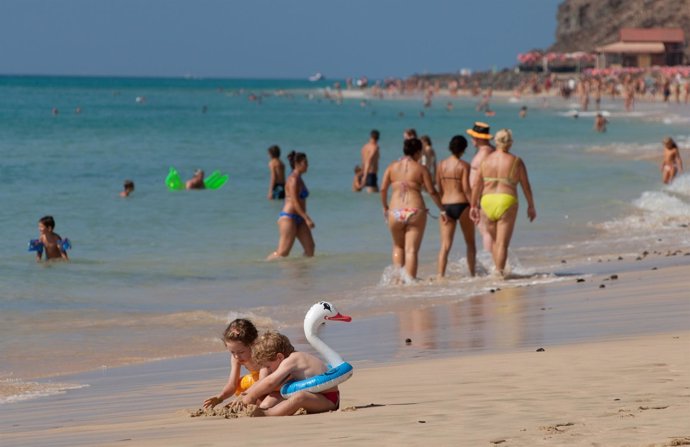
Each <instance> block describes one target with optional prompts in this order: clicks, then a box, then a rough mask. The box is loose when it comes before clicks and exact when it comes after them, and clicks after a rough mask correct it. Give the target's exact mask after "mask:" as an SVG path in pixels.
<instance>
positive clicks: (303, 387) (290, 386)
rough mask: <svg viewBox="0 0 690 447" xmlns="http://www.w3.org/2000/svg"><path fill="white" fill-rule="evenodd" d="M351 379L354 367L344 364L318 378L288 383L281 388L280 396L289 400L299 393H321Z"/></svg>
mask: <svg viewBox="0 0 690 447" xmlns="http://www.w3.org/2000/svg"><path fill="white" fill-rule="evenodd" d="M350 377H352V365H350V364H349V363H347V362H344V363H341V364H340V365H338V366H336V367H335V368H331V369H329V370H328V371H326V372H325V373H323V374H319V375H318V376H314V377H309V378H308V379H304V380H295V381H293V382H288V383H286V384H285V385H283V386H282V387H280V394H282V396H283V397H284V398H286V399H287V398H288V397H290V396H291V395H293V394H295V393H296V392H298V391H309V392H311V393H320V392H321V391H325V390H327V389H330V388H333V387H335V386H337V385H339V384H341V383H343V382H344V381H346V380H347V379H349V378H350Z"/></svg>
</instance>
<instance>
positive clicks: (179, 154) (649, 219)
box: [0, 77, 690, 379]
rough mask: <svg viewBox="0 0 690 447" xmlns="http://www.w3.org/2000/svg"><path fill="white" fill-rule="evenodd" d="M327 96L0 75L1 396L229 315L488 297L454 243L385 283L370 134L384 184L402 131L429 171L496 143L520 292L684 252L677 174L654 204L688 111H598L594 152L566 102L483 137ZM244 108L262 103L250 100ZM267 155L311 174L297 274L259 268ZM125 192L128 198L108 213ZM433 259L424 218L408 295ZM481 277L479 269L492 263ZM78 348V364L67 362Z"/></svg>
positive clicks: (271, 319) (205, 344)
mask: <svg viewBox="0 0 690 447" xmlns="http://www.w3.org/2000/svg"><path fill="white" fill-rule="evenodd" d="M327 85H328V84H327V83H326V82H323V83H319V84H312V83H309V82H306V81H304V82H303V81H294V80H227V79H219V80H200V79H125V78H50V77H0V97H2V98H3V101H2V102H0V157H2V174H3V175H2V178H3V181H4V188H3V189H2V190H0V203H2V204H3V211H2V213H0V227H1V228H2V234H3V237H2V238H0V249H1V250H2V253H3V257H2V258H0V283H1V284H2V294H1V296H0V306H1V308H2V314H1V315H0V354H2V355H0V356H1V357H2V358H4V359H5V360H4V361H3V362H2V364H1V365H0V379H2V378H3V377H12V378H18V379H23V378H31V377H37V376H45V375H53V374H57V373H59V372H71V371H73V370H80V369H92V368H94V367H97V366H99V365H101V364H108V365H116V364H121V363H127V362H130V361H144V360H147V359H152V358H159V357H170V356H174V355H186V354H196V353H199V352H206V351H208V350H214V349H217V346H216V345H214V344H213V343H215V341H214V339H215V336H216V335H217V333H218V332H219V328H220V329H222V326H223V324H224V323H225V321H226V319H227V318H229V317H232V316H233V315H235V314H248V315H252V316H254V317H255V318H257V319H265V321H266V324H270V325H273V326H277V327H281V326H285V325H295V324H297V323H299V321H300V319H301V317H302V315H303V310H304V309H305V308H308V306H309V304H310V303H312V302H313V301H316V300H318V299H321V298H328V299H329V300H331V301H334V302H338V303H345V304H346V305H347V306H348V307H349V308H350V310H351V312H355V313H357V312H360V313H376V312H386V311H389V310H390V309H388V307H389V306H392V307H394V306H396V305H398V304H399V303H401V302H405V303H406V305H407V304H409V303H425V302H430V301H433V300H434V299H456V300H460V299H463V297H465V296H469V295H471V294H476V293H478V292H479V291H481V290H485V289H486V287H488V286H490V282H489V280H488V279H486V278H479V279H477V280H469V279H467V278H466V277H465V276H466V275H463V272H464V270H463V268H464V267H463V266H464V261H462V257H463V252H464V247H463V246H462V244H461V243H460V241H459V240H456V246H455V247H454V249H453V252H452V253H451V260H452V263H451V266H450V271H451V278H450V279H451V280H450V282H449V283H448V284H445V285H437V284H427V285H421V286H412V287H407V288H406V287H397V286H396V287H394V286H387V285H386V284H387V278H388V276H389V273H390V272H389V270H387V267H389V264H390V236H389V233H388V231H387V228H386V226H385V225H384V221H383V218H382V215H381V210H380V199H379V197H378V195H367V194H365V193H360V194H355V193H353V192H351V191H350V184H351V180H352V168H353V166H354V165H355V164H356V163H358V162H359V150H360V148H361V146H362V144H363V143H365V141H366V139H367V136H368V133H369V131H370V130H371V129H372V128H376V129H378V130H379V131H380V132H381V141H380V144H381V151H382V167H384V168H385V166H386V165H387V164H388V163H389V162H391V161H392V160H394V159H396V158H398V157H399V156H400V155H401V141H402V131H403V130H404V129H405V128H408V127H414V128H416V129H417V131H418V132H419V133H420V134H429V135H430V136H431V138H432V140H433V142H434V147H435V149H436V151H437V153H438V155H439V158H445V157H446V155H447V151H446V147H447V146H446V145H447V142H448V141H449V140H450V138H451V137H452V136H453V135H455V134H464V133H465V130H466V129H467V128H468V127H471V124H472V122H473V121H475V120H480V119H481V120H487V119H488V120H489V122H490V124H491V126H492V129H494V130H497V129H499V128H502V127H508V128H511V129H512V130H513V132H514V137H515V141H516V142H515V145H514V147H513V151H514V152H515V153H517V154H518V155H520V156H521V157H522V158H523V159H524V160H525V162H526V164H527V167H528V170H529V175H530V178H531V182H532V187H533V189H534V191H535V199H536V204H537V213H538V218H537V220H536V221H535V222H534V223H531V224H530V223H528V221H527V220H526V218H525V216H524V214H525V209H524V207H523V209H522V210H521V211H520V218H519V219H520V220H519V221H518V224H517V228H516V232H515V235H514V238H513V243H512V246H511V249H512V251H511V259H510V262H511V265H512V266H513V268H514V270H515V271H518V272H523V273H527V274H528V275H534V277H533V278H532V279H531V280H533V281H539V280H545V281H550V280H554V277H553V273H554V272H556V271H557V270H558V269H561V266H560V264H561V259H564V258H567V259H569V260H580V261H583V262H585V261H587V260H590V261H591V260H592V259H596V257H599V256H605V255H607V254H609V253H620V252H634V251H635V250H638V248H639V247H640V246H645V247H646V245H644V244H647V243H648V242H649V241H652V240H656V239H657V236H658V235H663V238H664V242H665V243H666V244H667V245H668V246H671V247H672V246H675V245H678V244H683V243H687V234H686V233H687V231H684V230H680V231H679V230H678V228H679V225H682V224H683V223H687V221H688V220H690V217H688V216H690V205H688V204H689V203H690V198H689V196H690V181H689V180H688V178H687V177H684V176H681V177H680V178H679V179H678V180H677V181H676V183H675V184H674V185H673V186H672V187H671V188H668V187H663V186H662V184H661V182H660V178H659V177H660V176H659V172H658V167H657V162H658V160H659V159H658V156H659V155H660V152H661V149H660V147H661V146H660V141H661V138H662V137H663V136H665V135H671V136H674V137H675V138H676V139H677V140H678V141H679V142H680V143H681V145H682V144H687V143H688V141H689V140H690V132H688V130H687V129H688V127H687V123H688V120H687V116H688V115H690V113H688V109H687V108H686V107H683V106H675V105H671V106H667V105H662V104H657V103H654V104H642V105H640V106H639V108H638V111H637V112H636V113H634V114H625V113H624V112H622V107H621V104H620V103H605V104H604V106H605V108H606V109H607V110H610V111H611V116H610V117H609V120H610V121H611V123H610V125H609V130H608V132H607V133H605V134H597V133H595V132H593V131H592V118H591V117H585V116H582V117H580V118H579V119H573V118H572V117H569V116H567V113H566V112H567V111H568V110H570V109H572V108H573V107H574V106H573V104H571V103H569V102H564V101H562V100H560V99H557V98H550V99H549V101H548V104H547V105H546V106H545V105H544V104H543V103H542V101H541V100H538V99H527V100H524V101H519V102H518V101H513V102H511V101H507V100H500V99H496V100H495V102H494V104H493V105H492V108H493V109H494V110H495V111H496V112H497V114H496V116H495V117H492V118H490V119H489V118H485V117H484V116H483V115H481V114H480V113H478V112H476V111H475V103H476V100H475V99H472V98H467V97H459V98H453V99H443V98H438V99H436V100H435V102H434V104H433V106H432V108H430V109H427V110H424V116H421V115H420V111H422V110H423V109H422V105H421V104H422V102H421V99H420V98H406V99H399V98H396V99H387V100H374V99H369V100H368V103H367V104H366V105H365V106H363V105H362V104H361V103H360V101H361V98H360V93H359V92H346V97H345V99H344V101H343V102H342V104H337V103H335V102H333V101H330V100H328V99H327V98H324V96H323V88H325V87H326V86H327ZM252 93H253V94H256V95H258V96H259V97H261V99H262V100H261V102H260V103H259V102H257V101H250V100H249V99H248V97H249V95H250V94H252ZM137 98H140V100H139V101H137ZM142 98H143V100H142ZM449 100H450V101H452V102H454V105H455V107H454V110H453V111H452V112H448V111H447V110H446V109H445V103H446V102H447V101H449ZM523 104H528V105H529V107H530V110H529V115H528V117H527V118H526V119H520V118H519V117H518V114H517V111H518V109H519V107H520V106H521V105H523ZM77 107H79V108H80V109H81V113H75V109H76V108H77ZM52 108H57V109H58V110H59V114H58V115H57V116H53V114H51V109H52ZM204 108H205V112H204ZM273 144H278V145H279V146H280V147H281V148H282V151H283V159H284V160H285V155H286V154H287V152H289V151H290V150H298V151H303V152H306V153H307V155H308V157H309V162H310V168H309V172H308V173H307V174H306V175H305V177H304V179H305V182H306V184H307V185H308V187H309V190H310V192H311V195H310V197H309V200H308V207H309V213H310V215H311V216H312V217H313V219H314V221H315V223H316V229H315V230H314V237H315V240H316V244H317V256H316V257H315V258H314V259H303V258H301V257H300V254H301V249H300V247H299V245H298V244H296V245H295V247H294V248H293V251H292V255H291V258H290V259H288V260H285V261H280V262H275V263H267V262H264V258H265V257H266V255H267V254H268V253H270V252H272V251H273V250H274V249H275V246H276V243H277V229H276V225H275V221H276V218H277V215H278V212H279V211H280V208H281V204H280V203H278V202H273V201H269V200H266V198H265V197H266V193H267V188H268V185H267V184H268V169H267V163H268V157H267V154H266V149H267V148H268V147H269V146H270V145H273ZM472 153H473V150H472V149H471V148H470V149H468V154H467V155H466V158H467V157H469V156H471V154H472ZM688 163H690V161H688ZM171 166H173V167H175V168H176V169H177V170H178V171H180V173H181V175H182V177H183V178H188V177H191V175H192V173H193V171H194V170H195V169H197V168H202V169H205V170H206V171H207V173H210V172H211V171H213V170H216V169H218V170H221V171H223V172H227V173H228V174H229V175H230V180H229V182H228V183H227V184H226V185H225V186H224V187H223V188H222V189H220V190H217V191H181V192H169V191H167V190H166V188H165V185H164V183H163V180H164V178H165V176H166V174H167V172H168V168H169V167H171ZM380 177H381V175H380ZM126 178H130V179H133V180H134V182H135V183H136V191H135V192H134V194H133V195H132V197H130V198H128V199H122V198H120V197H118V192H119V191H120V190H121V187H122V181H123V180H124V179H126ZM427 204H428V205H429V204H431V202H430V201H427ZM431 208H432V209H433V206H432V207H431ZM46 214H50V215H53V216H54V217H55V220H56V222H57V226H56V232H57V233H59V234H61V235H62V236H66V237H69V238H70V239H71V241H72V243H73V249H72V250H71V252H70V257H71V259H72V261H71V262H70V263H68V264H63V263H54V264H52V265H39V264H36V263H35V262H34V259H33V254H32V253H29V252H27V251H26V243H27V241H28V240H29V239H31V238H34V237H37V234H38V232H37V221H38V219H39V218H40V217H41V216H43V215H46ZM433 214H436V213H435V212H434V213H433ZM437 250H438V229H437V223H436V221H434V220H430V221H429V224H428V227H427V231H426V235H425V240H424V243H423V245H422V250H421V261H422V265H421V267H420V274H421V276H422V277H430V276H432V275H433V274H434V273H435V258H436V253H437ZM480 259H481V260H483V263H484V264H485V265H486V266H488V265H489V264H490V262H489V261H488V259H489V258H488V255H486V254H483V255H482V257H480ZM171 339H174V342H170V340H171ZM48 341H49V342H50V343H51V346H50V348H48V347H46V345H45V344H46V342H48ZM135 345H138V346H139V348H140V349H139V350H137V349H135V347H136V346H135ZM75 350H83V355H82V356H79V357H80V358H79V360H78V361H74V359H73V358H72V357H73V354H74V352H75ZM70 356H72V357H70ZM66 357H67V358H66Z"/></svg>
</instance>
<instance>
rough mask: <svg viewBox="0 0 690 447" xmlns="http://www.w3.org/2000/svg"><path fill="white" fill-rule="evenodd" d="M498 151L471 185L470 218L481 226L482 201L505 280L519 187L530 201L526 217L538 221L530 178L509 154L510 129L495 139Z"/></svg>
mask: <svg viewBox="0 0 690 447" xmlns="http://www.w3.org/2000/svg"><path fill="white" fill-rule="evenodd" d="M494 141H495V142H496V151H495V152H493V153H492V154H491V155H489V156H487V157H486V159H485V160H484V161H483V162H482V164H481V166H480V169H479V175H478V176H477V179H476V181H475V184H474V185H472V200H471V201H470V203H471V208H470V217H471V218H472V220H473V221H474V222H475V224H476V223H478V222H479V219H480V212H479V204H480V202H479V199H480V198H481V212H482V213H483V214H484V216H486V219H487V229H488V231H489V233H490V234H491V236H492V238H493V240H494V244H493V249H492V253H491V254H492V256H493V259H494V264H495V266H496V271H497V272H498V273H499V274H500V275H501V276H503V275H504V270H505V266H506V260H507V258H508V245H510V238H511V237H512V235H513V229H514V228H515V220H516V218H517V211H518V198H517V185H518V183H519V184H520V185H521V186H522V192H523V194H524V195H525V199H526V200H527V217H528V218H529V220H530V222H531V221H533V220H534V219H535V218H536V217H537V211H536V210H535V208H534V198H533V197H532V187H531V186H530V183H529V178H528V177H527V168H526V167H525V164H524V163H523V161H522V160H521V159H520V158H519V157H516V156H515V155H513V154H511V153H509V150H510V148H511V146H512V145H513V134H512V132H511V131H510V130H509V129H502V130H500V131H498V132H497V133H496V137H495V138H494Z"/></svg>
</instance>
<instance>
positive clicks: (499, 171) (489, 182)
mask: <svg viewBox="0 0 690 447" xmlns="http://www.w3.org/2000/svg"><path fill="white" fill-rule="evenodd" d="M519 167H520V159H519V158H518V157H516V156H515V155H513V154H511V153H509V152H501V151H495V152H493V153H492V154H490V155H489V156H487V157H486V159H485V160H484V162H483V163H482V165H481V167H480V170H481V173H482V176H483V178H484V193H485V194H488V193H503V194H511V195H513V196H516V197H517V184H518V181H519V177H518V168H519Z"/></svg>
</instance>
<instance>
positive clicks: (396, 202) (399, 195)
mask: <svg viewBox="0 0 690 447" xmlns="http://www.w3.org/2000/svg"><path fill="white" fill-rule="evenodd" d="M403 153H404V156H403V157H402V158H401V159H399V160H397V161H394V162H393V163H391V164H390V166H388V168H387V169H386V172H385V173H384V174H383V182H382V184H381V204H382V205H383V215H384V217H385V219H386V221H387V222H388V229H389V230H390V232H391V236H392V238H393V265H395V266H396V267H399V268H403V267H404V268H405V272H406V273H407V275H408V276H409V277H410V278H412V279H416V278H417V263H418V261H417V253H419V247H420V246H421V244H422V238H423V237H424V228H425V227H426V215H427V209H426V205H425V204H424V198H423V197H422V193H421V189H422V185H424V188H426V190H427V191H428V192H429V195H430V196H431V198H432V199H433V200H434V203H436V206H437V207H438V208H439V210H440V211H441V219H442V220H443V221H444V222H445V221H446V211H445V210H444V209H443V205H442V204H441V199H440V197H439V195H438V193H437V192H436V189H435V188H434V183H433V182H432V180H431V175H430V174H429V171H428V170H427V169H426V168H425V167H424V166H422V165H421V164H419V159H420V158H421V156H422V142H421V141H419V140H418V139H417V138H411V139H408V140H405V142H404V145H403ZM389 187H392V190H393V191H392V193H391V201H390V208H389V207H388V188H389Z"/></svg>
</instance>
